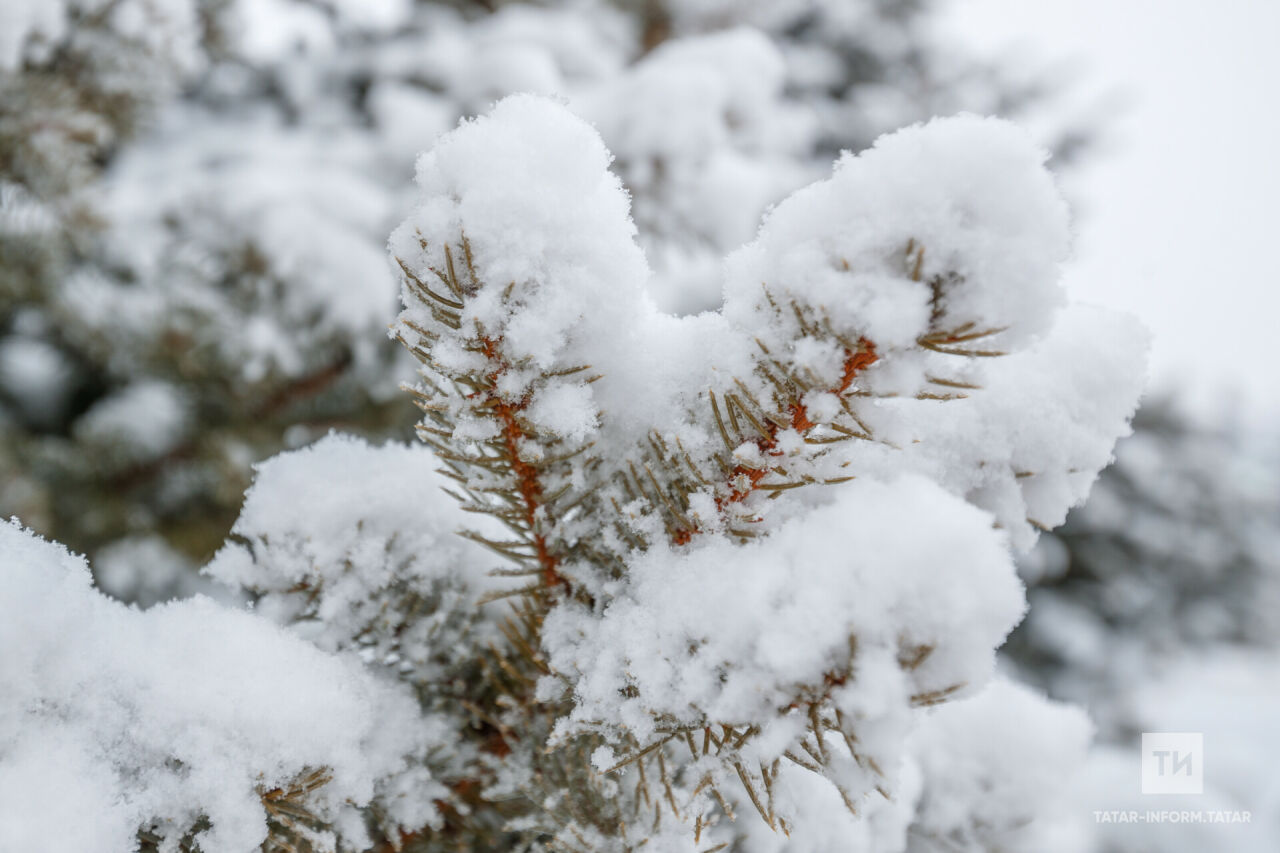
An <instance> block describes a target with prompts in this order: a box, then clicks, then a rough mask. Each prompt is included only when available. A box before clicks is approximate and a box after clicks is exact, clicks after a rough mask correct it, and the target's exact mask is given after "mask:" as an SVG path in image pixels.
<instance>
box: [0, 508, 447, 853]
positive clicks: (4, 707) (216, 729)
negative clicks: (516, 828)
mask: <svg viewBox="0 0 1280 853" xmlns="http://www.w3.org/2000/svg"><path fill="white" fill-rule="evenodd" d="M0 552H2V553H3V555H4V571H3V572H0V644H3V646H4V648H5V650H6V653H5V655H4V659H3V662H0V681H2V682H3V683H4V684H5V690H4V693H3V696H0V847H4V848H5V849H14V850H20V849H41V850H49V851H62V850H66V851H72V850H75V851H85V850H92V851H99V850H100V851H104V853H105V851H118V850H130V849H133V846H134V836H135V833H136V832H137V830H138V829H139V828H146V827H152V828H153V829H154V831H157V832H158V833H159V834H161V835H162V836H174V837H176V836H181V834H182V833H183V832H184V831H186V830H187V829H188V828H189V827H191V826H192V824H193V823H194V822H195V820H196V819H197V818H198V817H200V816H201V815H203V816H206V817H207V818H208V819H209V821H210V823H211V826H210V828H209V829H208V830H207V831H204V832H202V833H201V834H200V844H201V849H203V850H207V851H209V852H210V853H243V851H245V850H248V849H250V848H252V847H254V846H256V845H257V844H259V843H260V842H261V841H262V840H263V838H265V836H266V823H265V815H264V812H263V808H262V805H261V803H260V801H259V792H261V791H266V790H270V789H271V788H274V787H276V786H282V785H287V784H288V783H290V782H291V781H293V780H294V779H296V778H297V777H300V776H301V775H302V774H304V772H308V771H310V770H314V769H317V768H323V767H328V768H330V769H331V770H332V774H333V779H332V781H330V782H329V783H328V784H326V785H324V786H322V787H321V788H320V789H319V790H318V791H317V792H316V794H315V795H314V797H313V798H312V799H311V801H310V802H309V803H308V807H309V808H312V809H314V810H315V812H316V813H317V814H324V815H329V816H331V817H333V818H336V817H338V816H339V815H340V814H342V813H343V812H344V811H346V810H349V809H351V808H352V807H353V806H360V805H363V804H366V803H369V802H370V801H371V800H372V799H374V797H375V796H376V794H377V792H378V786H379V783H380V780H382V779H383V778H384V777H390V776H393V775H394V774H398V773H405V772H410V771H409V760H410V759H411V758H412V757H413V756H415V755H418V754H419V753H420V752H421V751H422V750H423V749H424V748H425V742H424V740H423V739H424V737H425V735H426V733H427V732H428V731H429V729H428V728H427V727H426V726H424V725H423V722H422V720H421V718H420V716H419V712H418V709H417V706H416V703H414V701H413V700H412V698H411V697H410V696H409V695H407V693H406V692H405V691H404V690H403V689H402V688H400V687H396V686H393V685H390V684H388V683H386V682H383V681H381V680H379V679H376V678H374V677H373V676H372V675H371V674H370V673H369V672H368V671H367V670H365V669H364V668H363V667H362V666H361V665H360V664H359V663H358V662H357V661H355V660H353V659H351V658H349V657H334V656H331V655H326V654H324V653H323V652H321V651H319V650H317V649H316V648H315V647H313V646H311V645H309V644H307V643H305V642H303V641H300V640H298V639H295V638H293V637H291V636H289V635H288V634H287V633H285V632H284V631H282V630H280V629H279V628H276V627H274V626H272V625H270V624H269V623H268V622H266V621H265V620H263V619H260V618H257V617H255V616H253V615H252V614H249V613H245V612H239V611H235V610H230V609H227V608H224V607H221V606H219V605H217V604H215V603H214V602H212V601H210V600H208V599H204V598H195V599H191V600H188V601H183V602H176V603H171V604H167V605H162V606H158V607H155V608H152V609H151V610H148V611H145V612H139V611H137V610H134V609H131V608H128V607H126V606H125V605H123V604H120V603H118V602H114V601H112V600H110V599H108V598H106V597H104V596H103V595H101V594H100V593H99V592H97V591H96V590H94V589H93V588H92V586H91V584H90V576H89V570H88V566H87V565H86V564H85V562H84V560H83V559H81V558H77V557H75V556H72V555H70V554H68V553H67V552H66V551H65V550H63V549H62V548H61V547H59V546H57V545H54V544H51V543H49V542H46V541H44V540H41V539H39V538H37V537H35V536H34V535H33V534H31V533H29V532H27V531H25V530H23V529H22V528H21V527H19V526H18V525H17V524H13V523H11V524H8V525H6V526H4V527H3V528H0ZM318 709H323V713H319V712H318ZM422 782H423V783H424V785H423V787H422V789H421V792H422V794H423V795H426V792H428V791H430V790H431V788H432V785H431V783H430V782H429V781H427V780H425V779H423V780H422ZM392 805H393V807H394V808H393V811H395V812H397V813H398V814H399V815H400V816H402V817H403V818H405V819H408V820H412V821H415V825H417V823H420V822H421V821H423V820H426V819H428V818H429V817H430V814H431V808H432V807H431V806H430V803H429V801H418V802H416V803H412V804H403V803H395V804H392ZM54 827H56V828H57V831H51V828H54ZM63 830H66V831H63ZM353 840H355V841H357V843H358V839H353Z"/></svg>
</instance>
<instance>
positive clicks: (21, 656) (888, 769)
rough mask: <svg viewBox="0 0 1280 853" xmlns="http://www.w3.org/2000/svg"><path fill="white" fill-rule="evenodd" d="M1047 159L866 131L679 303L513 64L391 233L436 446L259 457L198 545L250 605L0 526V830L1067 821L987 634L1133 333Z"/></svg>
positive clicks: (556, 115)
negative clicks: (1114, 308) (996, 670)
mask: <svg viewBox="0 0 1280 853" xmlns="http://www.w3.org/2000/svg"><path fill="white" fill-rule="evenodd" d="M1044 159H1045V155H1044V154H1043V152H1041V151H1040V150H1039V149H1038V148H1037V147H1036V146H1035V145H1034V144H1032V143H1031V141H1030V140H1029V139H1028V138H1027V137H1026V135H1025V134H1023V133H1022V132H1020V131H1018V130H1017V129H1015V128H1014V127H1012V126H1010V125H1008V124H1005V123H1003V122H1000V121H998V120H994V119H980V118H976V117H966V116H962V117H957V118H953V119H940V120H935V121H933V122H930V123H928V124H925V125H917V126H913V127H910V128H907V129H904V130H902V131H900V132H898V133H895V134H892V135H889V136H886V137H884V138H883V139H881V140H880V141H879V142H878V143H877V144H876V145H875V146H874V147H872V148H871V149H869V150H867V151H866V152H864V153H862V154H860V155H857V156H855V155H846V156H844V157H842V158H841V159H840V160H839V161H838V162H837V164H836V166H835V169H834V171H833V172H832V174H831V175H830V176H829V177H828V178H826V179H825V180H822V181H819V182H817V183H814V184H812V185H810V186H808V187H805V188H803V189H801V190H799V191H797V192H796V193H794V194H793V195H792V196H790V197H789V198H787V199H786V200H785V201H784V202H783V203H781V204H780V205H778V206H777V207H776V208H775V209H774V210H773V211H772V212H771V213H770V214H769V216H768V217H767V218H766V219H765V221H764V223H763V225H762V226H761V228H760V231H759V233H758V235H757V237H756V239H755V240H754V241H753V242H751V243H749V244H747V245H746V246H744V247H742V248H741V249H739V250H738V251H736V252H734V253H733V254H731V255H730V256H729V258H728V259H727V260H726V262H725V266H724V276H723V287H724V290H723V292H724V304H723V307H722V309H721V310H719V311H717V312H709V313H704V314H699V315H693V316H684V317H679V316H674V315H671V314H664V313H661V312H659V311H658V310H656V308H655V307H654V305H653V303H652V301H651V300H650V298H649V296H648V295H647V293H646V291H645V284H646V279H647V277H648V276H649V275H650V272H649V269H648V265H647V263H646V259H645V256H644V253H643V251H642V250H641V248H640V247H639V245H638V244H637V242H636V229H635V226H634V224H633V223H632V221H631V219H630V218H629V200H628V196H627V194H626V192H625V190H624V188H623V186H622V184H621V182H620V181H619V179H618V178H617V177H616V176H615V175H614V174H612V173H611V172H610V171H609V162H610V154H609V152H608V150H607V149H606V147H605V145H604V143H603V142H602V140H601V139H600V137H599V135H598V134H597V133H596V132H595V131H594V130H593V129H592V128H591V126H590V125H588V124H586V123H585V122H583V121H582V120H580V119H578V118H576V117H575V116H573V115H572V114H571V113H570V112H569V111H568V110H567V109H566V108H565V107H564V106H562V105H560V104H557V103H555V102H553V101H548V100H545V99H541V98H537V97H533V96H517V97H513V98H509V99H506V100H504V101H502V102H500V103H499V104H498V105H497V106H496V107H495V108H494V109H493V111H492V112H491V113H490V114H488V115H487V116H484V117H482V118H479V119H477V120H474V121H470V122H466V123H464V124H462V125H461V126H460V127H459V128H457V129H456V130H454V131H453V132H451V133H449V134H447V135H445V136H443V137H442V138H441V139H440V140H439V141H438V143H437V144H436V146H435V147H434V148H433V150H432V151H430V152H429V153H427V154H426V155H424V156H423V157H422V158H421V160H420V161H419V163H418V171H417V183H418V188H419V193H420V195H419V202H418V205H417V207H416V208H415V209H414V210H413V212H412V213H411V214H410V215H409V216H408V217H407V218H406V219H405V220H404V222H403V223H402V224H401V225H400V226H399V227H398V228H397V229H396V230H395V232H394V233H393V235H392V238H391V241H390V251H391V257H392V263H393V264H394V266H395V269H396V270H398V273H399V277H400V283H401V285H402V302H403V311H402V312H401V314H400V316H399V319H398V320H397V322H396V324H395V325H394V327H393V334H394V336H395V338H396V339H398V340H399V341H400V342H401V343H402V344H403V345H404V346H405V347H406V348H407V349H408V351H409V352H410V353H411V354H412V355H413V356H414V357H415V359H416V360H417V362H418V364H419V369H418V377H417V380H416V381H414V382H413V383H411V384H410V385H409V387H408V391H409V393H410V395H411V396H412V397H413V399H414V400H416V402H417V403H418V405H419V407H420V409H421V411H422V414H423V417H422V420H421V423H420V424H419V428H418V432H419V435H420V438H421V439H422V441H421V442H420V443H419V445H417V446H402V445H396V444H387V445H384V446H381V447H376V446H371V445H368V444H366V443H364V442H363V441H360V440H358V439H354V438H351V437H342V436H332V437H329V438H327V439H325V440H323V441H321V442H319V443H317V444H314V445H312V446H310V447H307V448H304V449H301V450H297V451H293V452H290V453H285V454H282V455H280V456H277V457H275V458H274V459H272V460H270V461H268V462H267V463H265V464H264V465H262V466H260V467H259V469H258V473H257V479H256V482H255V484H254V486H253V487H252V489H251V490H250V491H249V493H248V495H247V497H246V500H245V504H244V508H243V510H242V513H241V515H240V518H239V520H238V521H237V522H236V525H235V527H234V530H233V536H232V538H231V540H229V541H228V543H227V544H226V546H225V547H224V548H223V549H222V550H221V551H220V552H219V554H218V555H217V557H216V558H215V559H214V560H213V562H212V563H211V564H210V565H209V566H208V568H207V571H208V573H209V574H210V575H212V576H213V577H215V578H217V579H219V580H221V581H224V582H226V583H229V584H232V585H233V586H237V587H239V588H241V589H243V590H245V591H247V592H248V593H250V594H252V595H253V596H254V597H255V598H256V606H255V608H254V611H253V612H251V613H243V612H237V611H235V610H232V609H229V608H225V607H221V606H218V605H215V604H213V603H211V602H209V601H208V600H206V599H200V598H197V599H194V600H191V601H185V602H175V603H172V604H169V605H164V606H161V607H157V608H153V609H151V610H148V611H145V612H139V611H136V610H129V609H126V608H124V607H123V606H122V605H119V604H118V603H115V602H111V601H109V600H107V599H105V598H104V597H102V596H101V595H99V594H98V593H96V592H95V591H93V590H92V589H90V588H89V587H88V585H87V570H86V566H85V564H84V563H83V561H78V560H76V559H75V558H72V557H69V556H67V555H66V554H65V553H61V552H60V551H59V549H58V548H57V547H56V546H54V545H50V544H49V543H46V542H41V541H39V540H37V539H36V538H34V537H33V536H32V535H31V534H29V533H27V532H25V531H22V530H20V529H19V528H18V527H16V526H9V527H7V528H5V529H4V530H3V531H2V532H0V553H3V555H4V559H5V561H6V563H8V564H10V565H12V566H13V570H12V571H8V572H5V573H0V607H3V608H4V610H2V611H0V632H3V633H0V640H3V641H4V643H5V645H6V648H11V649H13V650H14V651H13V653H12V654H10V655H7V656H6V659H5V662H4V664H3V666H5V667H6V670H4V672H5V673H6V678H5V681H6V683H10V684H13V685H15V689H14V690H11V691H8V692H6V694H5V695H4V697H3V698H0V795H3V796H0V809H8V811H7V812H0V818H3V819H0V831H3V832H7V833H8V836H7V837H6V836H0V841H3V842H4V843H5V844H8V845H9V846H15V847H19V848H21V847H22V846H23V845H25V846H27V847H30V846H33V845H38V844H39V843H43V842H44V841H45V840H46V839H47V831H48V828H49V827H50V826H53V825H58V824H57V823H56V822H58V821H66V820H68V816H69V815H78V817H77V818H75V819H72V820H71V823H72V826H73V827H82V826H85V825H90V824H91V825H92V826H94V827H95V828H97V831H98V833H99V834H98V836H97V839H96V842H97V843H98V844H100V845H105V846H106V847H108V848H109V849H128V848H129V845H130V844H132V843H134V840H135V839H136V840H137V843H140V844H141V845H143V846H144V847H145V848H147V849H152V848H154V849H161V850H173V849H189V850H196V849H198V850H202V851H205V853H232V851H235V853H239V852H240V851H246V850H249V849H253V848H255V847H258V846H260V847H261V849H264V850H280V851H311V850H332V849H344V850H377V851H392V850H394V851H402V850H407V851H431V850H440V851H444V850H504V849H510V850H547V851H551V850H559V851H610V850H617V851H623V850H638V849H646V850H664V851H667V850H670V851H685V850H687V851H711V850H741V851H778V850H794V851H824V850H829V851H836V850H848V849H851V848H852V849H865V850H873V851H880V850H883V851H890V850H903V849H913V850H933V849H938V850H942V849H946V850H953V849H962V850H973V851H978V850H989V849H1036V850H1049V849H1053V844H1054V841H1053V839H1054V837H1055V836H1054V834H1053V832H1052V828H1053V818H1054V815H1053V801H1054V796H1055V790H1054V782H1055V779H1056V778H1057V774H1058V773H1059V772H1060V771H1061V769H1062V768H1063V767H1064V766H1065V765H1068V764H1070V763H1071V762H1073V761H1078V760H1079V758H1080V756H1081V754H1082V752H1083V750H1084V748H1085V745H1086V743H1087V740H1088V724H1087V722H1086V721H1085V720H1084V718H1083V716H1082V715H1080V714H1079V713H1078V712H1077V711H1075V710H1073V709H1070V708H1066V707H1062V706H1055V705H1052V704H1050V703H1048V702H1046V701H1045V700H1043V699H1040V698H1038V697H1036V696H1035V695H1033V694H1031V693H1030V692H1028V691H1025V690H1024V689H1021V688H1018V687H1016V686H1015V685H1011V684H1009V683H1007V682H1003V681H1001V680H999V679H994V680H993V676H992V671H993V665H994V658H995V649H996V648H997V647H998V646H999V645H1000V644H1001V643H1002V642H1003V640H1004V637H1005V635H1006V634H1007V633H1008V631H1009V630H1010V629H1011V628H1012V627H1013V626H1014V625H1015V624H1016V623H1017V622H1018V621H1019V619H1020V618H1021V616H1022V614H1023V610H1024V608H1025V599H1024V595H1023V589H1022V586H1021V583H1020V581H1019V580H1018V577H1017V574H1016V570H1015V567H1014V563H1013V553H1014V551H1016V550H1025V549H1026V548H1028V547H1030V545H1031V544H1033V543H1034V541H1035V538H1036V534H1037V530H1038V529H1043V528H1051V527H1054V526H1056V525H1058V524H1060V523H1061V522H1062V520H1063V518H1064V517H1065V514H1066V512H1067V510H1068V508H1069V507H1070V506H1071V505H1073V504H1075V503H1078V502H1079V501H1081V500H1083V498H1084V496H1085V494H1086V493H1087V491H1088V489H1089V486H1090V484H1091V483H1092V481H1093V479H1094V477H1095V476H1096V474H1097V472H1098V471H1099V470H1100V469H1101V468H1102V467H1103V466H1104V465H1105V464H1106V463H1107V461H1108V459H1109V457H1110V453H1111V448H1112V445H1113V443H1114V441H1115V439H1116V438H1117V436H1119V435H1121V434H1122V433H1124V432H1125V431H1126V430H1127V421H1128V418H1129V417H1130V415H1131V414H1132V412H1133V408H1134V405H1135V401H1136V399H1137V396H1138V392H1139V390H1140V387H1141V384H1142V363H1143V353H1144V348H1145V341H1144V336H1143V334H1142V333H1141V331H1140V330H1139V329H1138V328H1137V327H1136V326H1135V324H1134V323H1133V322H1132V321H1130V320H1127V319H1125V318H1119V317H1114V316H1111V315H1109V314H1106V313H1105V312H1101V311H1096V310H1086V309H1082V308H1079V307H1075V306H1071V307H1064V306H1063V303H1064V302H1065V299H1064V295H1063V294H1062V292H1061V289H1060V287H1059V285H1058V274H1059V271H1058V267H1059V264H1060V263H1061V261H1062V260H1063V258H1064V257H1065V254H1066V248H1067V240H1068V228H1067V215H1066V209H1065V205H1064V203H1063V202H1062V200H1061V198H1060V197H1059V195H1058V193H1057V191H1056V189H1055V186H1054V182H1053V179H1052V178H1051V176H1050V175H1049V174H1048V172H1047V171H1046V170H1045V169H1044V165H1043V163H1044ZM441 486H443V488H441ZM459 534H460V535H459ZM42 609H47V611H48V612H50V613H52V614H55V615H56V617H57V618H56V620H54V621H52V622H51V623H50V624H43V623H41V621H40V620H39V618H38V617H35V616H34V615H33V614H36V613H39V612H41V611H42ZM272 623H276V624H275V625H273V624H272ZM992 731H999V732H1001V733H1005V734H1007V733H1009V732H1014V733H1015V734H1014V735H1012V736H1011V739H1010V740H1009V741H1008V742H1007V749H986V748H983V747H981V746H979V744H982V743H985V741H984V740H983V738H984V737H988V736H989V733H990V732H992ZM1050 732H1051V733H1052V736H1051V737H1049V736H1046V733H1050ZM1031 754H1038V755H1040V757H1041V759H1042V760H1040V761H1036V760H1032V759H1031V758H1030V757H1029V756H1030V755H1031ZM50 755H52V756H54V758H53V759H50V758H49V757H48V756H50ZM41 761H52V764H51V767H52V770H40V771H38V768H39V767H40V764H39V763H40V762H41ZM1048 768H1051V770H1049V769H1048ZM23 785H25V786H26V787H21V786H23ZM18 791H21V792H22V797H21V798H20V799H19V798H17V797H14V798H12V799H10V798H9V796H8V795H9V794H11V793H15V792H18ZM11 803H17V804H20V806H21V810H16V809H15V808H14V807H13V806H11V805H10V804H11ZM1037 817H1039V818H1040V820H1036V818H1037ZM77 821H79V822H77ZM75 836H76V833H75V832H74V831H69V832H68V833H67V834H66V835H65V836H63V837H56V838H54V840H53V842H52V845H53V846H52V847H49V845H48V844H47V843H46V844H45V846H46V848H47V849H54V850H62V849H67V850H70V849H79V848H77V847H76V846H75V845H76V844H80V843H83V839H81V838H77V837H75Z"/></svg>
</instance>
